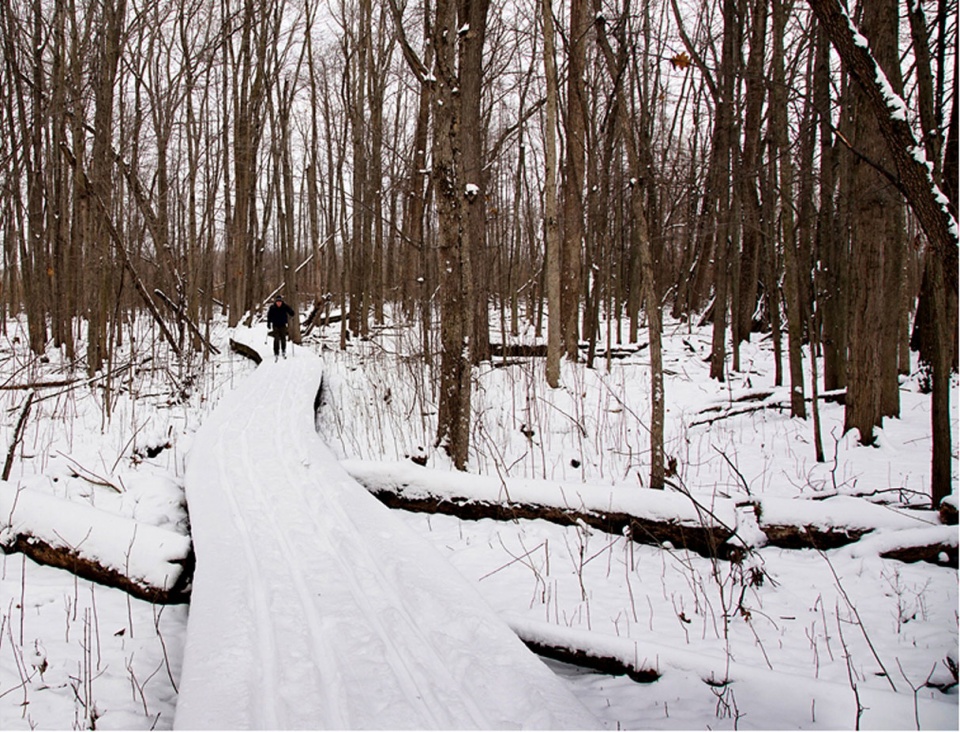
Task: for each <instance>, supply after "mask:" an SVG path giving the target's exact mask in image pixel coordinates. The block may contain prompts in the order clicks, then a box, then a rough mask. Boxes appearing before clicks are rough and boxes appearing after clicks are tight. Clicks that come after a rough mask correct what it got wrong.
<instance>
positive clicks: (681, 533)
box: [342, 460, 736, 556]
mask: <svg viewBox="0 0 960 732" xmlns="http://www.w3.org/2000/svg"><path fill="white" fill-rule="evenodd" d="M342 464H343V466H344V467H345V468H346V470H347V472H348V473H350V475H352V476H353V478H354V479H355V480H357V481H358V482H359V483H360V484H361V485H363V486H364V487H365V488H366V489H367V490H368V491H370V492H371V493H372V494H373V495H374V496H376V497H377V498H378V499H379V500H380V501H381V502H382V503H384V504H386V505H387V506H390V507H391V508H402V509H404V510H407V511H415V512H423V513H442V514H448V515H451V516H457V517H459V518H462V519H469V520H475V519H481V518H492V519H498V520H501V521H512V520H515V519H541V520H545V521H551V522H553V523H557V524H561V525H564V526H571V525H574V524H580V525H584V526H588V527H591V528H594V529H598V530H600V531H604V532H606V533H609V534H616V535H629V536H631V538H633V540H634V541H637V542H639V543H642V544H655V545H661V544H666V543H669V544H671V545H673V546H675V547H683V548H686V549H690V550H691V551H695V552H697V553H698V554H702V555H704V556H717V554H718V552H720V551H721V547H722V546H723V545H724V543H725V542H726V541H727V540H728V539H729V538H730V537H731V535H732V533H733V526H734V525H735V523H736V515H735V514H736V506H735V505H734V503H733V501H730V500H726V499H719V498H718V499H714V498H713V497H712V496H706V497H703V502H702V503H701V502H696V501H694V500H691V498H689V497H687V496H684V495H682V494H680V493H674V492H671V491H641V490H637V491H629V492H628V491H623V490H614V489H611V488H607V487H603V486H590V485H581V484H576V485H574V484H552V483H547V482H545V481H529V480H513V479H511V480H510V481H509V482H508V483H507V484H506V485H504V484H503V483H501V482H500V481H499V480H496V479H491V478H486V477H482V476H476V475H468V474H465V473H449V472H445V471H439V470H428V469H426V468H422V467H420V466H417V465H414V464H413V463H400V462H393V463H378V462H370V461H359V460H345V461H343V463H342Z"/></svg>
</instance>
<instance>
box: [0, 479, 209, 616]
mask: <svg viewBox="0 0 960 732" xmlns="http://www.w3.org/2000/svg"><path fill="white" fill-rule="evenodd" d="M0 549H2V550H3V552H4V553H5V554H12V553H15V552H21V553H23V554H25V555H26V556H28V557H30V558H31V559H33V560H34V561H35V562H37V563H39V564H46V565H49V566H51V567H58V568H60V569H66V570H68V571H70V572H73V573H74V574H76V575H77V576H79V577H82V578H84V579H88V580H91V581H93V582H97V583H99V584H102V585H106V586H108V587H116V588H118V589H121V590H123V591H125V592H127V593H129V594H130V595H132V596H134V597H137V598H140V599H142V600H147V601H149V602H156V603H158V604H171V603H181V602H186V601H187V600H188V598H189V588H188V586H187V585H188V583H189V580H190V576H191V574H192V563H193V554H192V548H191V542H190V537H188V536H183V535H182V534H177V533H175V532H173V531H168V530H167V529H162V528H159V527H157V526H151V525H149V524H143V523H140V522H137V521H134V520H132V519H128V518H124V517H122V516H117V515H115V514H111V513H107V512H106V511H100V510H98V509H96V508H94V507H92V506H90V505H86V504H81V503H77V502H76V501H68V500H65V499H63V498H57V497H56V496H52V495H48V494H45V493H40V492H38V491H33V490H27V489H22V488H21V489H18V488H17V487H16V486H14V485H11V484H10V483H7V482H0Z"/></svg>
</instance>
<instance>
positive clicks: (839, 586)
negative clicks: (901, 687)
mask: <svg viewBox="0 0 960 732" xmlns="http://www.w3.org/2000/svg"><path fill="white" fill-rule="evenodd" d="M810 543H811V544H812V545H813V548H814V549H816V551H817V554H819V555H820V556H821V557H823V560H824V561H825V562H826V563H827V566H828V567H829V568H830V574H832V575H833V580H834V582H836V585H837V589H838V590H840V595H841V597H843V601H844V602H845V603H847V607H848V608H849V609H850V612H852V613H853V615H854V617H855V618H856V619H857V626H858V627H859V628H860V633H861V634H863V639H864V640H865V641H866V642H867V646H869V648H870V652H871V653H873V657H874V658H875V659H876V661H877V663H878V664H880V668H881V669H883V675H884V677H886V679H887V683H889V684H890V688H891V689H893V690H894V691H895V692H896V691H897V687H896V685H895V684H894V683H893V679H892V678H890V673H889V672H888V671H887V667H886V666H884V665H883V661H881V660H880V654H878V653H877V649H876V648H875V647H874V645H873V641H871V640H870V635H869V634H868V633H867V629H866V628H865V627H864V625H863V620H861V619H860V613H859V612H858V611H857V608H856V606H855V605H854V604H853V602H852V601H851V600H850V596H849V595H848V594H847V591H846V590H845V589H844V587H843V583H842V582H841V581H840V576H839V575H838V574H837V570H836V569H834V567H833V562H831V561H830V557H828V556H827V555H826V553H824V551H823V550H822V549H821V548H820V547H818V546H817V545H816V544H814V543H813V538H812V537H811V541H810ZM838 622H839V617H838Z"/></svg>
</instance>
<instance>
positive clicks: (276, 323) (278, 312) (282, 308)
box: [267, 300, 295, 328]
mask: <svg viewBox="0 0 960 732" xmlns="http://www.w3.org/2000/svg"><path fill="white" fill-rule="evenodd" d="M277 303H279V304H277ZM292 315H295V313H294V312H293V308H291V307H290V306H289V305H287V303H285V302H283V300H277V301H276V302H274V303H273V305H271V306H270V309H269V310H267V325H268V326H270V327H273V328H286V327H287V322H288V321H289V320H290V317H291V316H292Z"/></svg>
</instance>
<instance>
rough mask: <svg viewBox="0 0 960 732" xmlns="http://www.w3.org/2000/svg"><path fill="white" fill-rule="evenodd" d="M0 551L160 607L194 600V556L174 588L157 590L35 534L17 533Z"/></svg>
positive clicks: (186, 564) (186, 558)
mask: <svg viewBox="0 0 960 732" xmlns="http://www.w3.org/2000/svg"><path fill="white" fill-rule="evenodd" d="M0 549H2V550H3V553H4V554H16V553H20V554H23V555H24V556H27V557H29V558H30V559H32V560H33V561H34V562H36V563H37V564H43V565H46V566H48V567H56V568H57V569H65V570H67V571H68V572H70V573H71V574H75V575H76V576H77V577H80V578H81V579H85V580H90V581H91V582H96V583H97V584H99V585H104V586H105V587H113V588H116V589H118V590H123V591H124V592H126V593H127V594H128V595H130V596H132V597H136V598H138V599H140V600H146V601H147V602H152V603H154V604H157V605H179V604H183V603H186V602H189V600H190V590H189V582H188V579H189V578H190V577H191V576H192V575H193V566H192V564H193V557H192V555H190V556H188V557H185V558H184V560H183V571H182V572H181V573H180V579H179V580H178V581H177V582H176V583H175V584H174V585H172V586H170V587H157V586H152V585H149V584H146V583H144V582H142V581H138V580H136V579H134V578H132V577H127V576H126V575H125V574H123V572H121V571H119V570H117V569H114V568H113V567H107V566H104V565H102V564H99V563H98V562H96V561H95V560H93V559H91V558H90V557H85V556H83V555H82V554H81V553H80V552H79V551H77V550H75V549H73V548H71V547H64V546H54V545H52V544H49V543H48V542H46V541H44V540H43V539H39V538H37V537H36V536H33V535H32V534H16V535H15V536H13V537H12V539H5V540H4V541H3V542H2V544H0ZM188 560H189V561H188Z"/></svg>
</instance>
